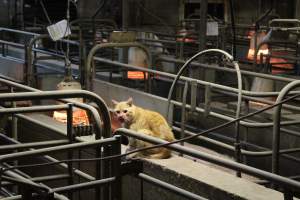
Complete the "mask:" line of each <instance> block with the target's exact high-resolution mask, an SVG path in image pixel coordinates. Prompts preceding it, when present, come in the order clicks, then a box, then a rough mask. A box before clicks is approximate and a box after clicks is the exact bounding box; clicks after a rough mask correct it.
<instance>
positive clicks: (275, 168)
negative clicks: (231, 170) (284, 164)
mask: <svg viewBox="0 0 300 200" xmlns="http://www.w3.org/2000/svg"><path fill="white" fill-rule="evenodd" d="M299 85H300V81H299V80H298V81H293V82H291V83H289V84H288V85H286V86H285V87H284V88H283V89H282V90H281V92H280V93H279V95H278V97H277V99H276V103H278V102H281V101H282V100H283V99H284V98H285V97H286V95H287V94H288V93H289V92H290V91H291V90H292V89H294V88H296V87H298V86H299ZM281 108H282V106H281V104H280V105H278V106H277V107H276V108H275V110H274V113H273V119H274V126H273V141H272V146H273V154H272V172H273V173H275V174H278V173H279V149H280V119H281Z"/></svg>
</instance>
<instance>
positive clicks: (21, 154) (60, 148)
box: [0, 137, 117, 162]
mask: <svg viewBox="0 0 300 200" xmlns="http://www.w3.org/2000/svg"><path fill="white" fill-rule="evenodd" d="M116 141H117V139H116V138H115V137H111V138H106V139H102V140H95V141H91V142H80V143H74V144H67V145H62V146H56V147H48V148H43V149H35V150H31V151H25V152H17V153H11V154H7V155H1V156H0V162H6V161H12V160H18V159H21V158H28V157H33V156H40V155H45V154H50V153H56V152H62V151H67V150H76V149H81V148H87V147H93V146H99V145H109V144H113V143H114V142H116Z"/></svg>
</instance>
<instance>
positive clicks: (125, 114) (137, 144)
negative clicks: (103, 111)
mask: <svg viewBox="0 0 300 200" xmlns="http://www.w3.org/2000/svg"><path fill="white" fill-rule="evenodd" d="M132 101H133V100H132V98H129V99H128V100H127V101H122V102H117V101H115V100H112V102H113V104H114V106H115V108H114V113H115V115H116V117H117V119H118V120H119V121H120V122H121V123H122V124H123V126H124V127H125V128H128V129H131V130H134V131H136V132H139V133H142V134H146V135H149V136H153V137H157V138H160V139H163V140H166V141H169V142H171V141H173V140H174V135H173V133H172V131H171V128H170V127H169V125H168V123H167V121H166V120H165V119H164V117H163V116H162V115H161V114H159V113H157V112H153V111H150V110H146V109H143V108H141V107H138V106H135V105H133V103H132ZM148 146H151V144H149V143H147V142H144V141H141V140H135V139H129V148H130V149H131V148H133V149H136V148H143V147H148ZM170 156H171V152H170V151H169V150H168V149H166V148H156V149H151V150H147V151H142V152H139V153H138V154H136V155H134V157H146V158H157V159H160V158H169V157H170Z"/></svg>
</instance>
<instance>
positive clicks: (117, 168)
mask: <svg viewBox="0 0 300 200" xmlns="http://www.w3.org/2000/svg"><path fill="white" fill-rule="evenodd" d="M115 138H116V139H117V141H116V142H115V144H114V145H113V146H112V155H120V154H121V136H120V135H118V136H115ZM120 172H121V158H115V159H114V160H113V161H112V176H114V177H116V180H115V181H114V183H113V184H111V187H112V188H111V197H112V200H122V182H121V181H122V179H121V173H120Z"/></svg>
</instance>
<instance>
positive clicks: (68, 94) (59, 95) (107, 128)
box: [0, 78, 111, 139]
mask: <svg viewBox="0 0 300 200" xmlns="http://www.w3.org/2000/svg"><path fill="white" fill-rule="evenodd" d="M0 83H2V84H5V85H8V86H11V87H15V88H18V89H23V90H25V91H32V92H36V94H35V97H34V96H32V98H34V99H57V100H60V101H62V102H66V103H72V104H74V106H76V107H79V108H82V109H84V110H89V111H90V112H91V113H92V115H93V117H94V120H95V122H96V123H95V125H96V126H97V128H96V131H97V132H96V136H97V137H98V138H96V139H99V138H100V137H101V136H100V132H99V131H100V130H101V127H102V124H101V120H100V117H99V113H98V111H97V110H96V109H95V108H94V107H92V106H89V105H87V104H84V103H80V102H75V101H69V100H64V99H65V98H77V97H79V98H86V99H89V100H91V101H94V102H95V103H96V105H97V106H98V108H99V109H100V115H101V116H102V121H103V136H104V137H110V136H111V123H110V114H109V110H108V107H107V105H106V103H105V101H104V100H103V99H102V98H101V97H99V96H98V95H96V94H95V93H92V92H89V91H86V90H78V91H73V92H72V91H47V92H43V93H40V92H41V90H38V89H35V88H32V87H29V86H26V85H22V84H19V83H15V82H13V81H9V80H6V79H3V78H0ZM39 93H40V94H39ZM27 94H29V93H27ZM31 94H32V93H31ZM42 94H44V95H42ZM14 95H15V94H10V97H11V98H13V96H14ZM45 95H46V96H45ZM42 96H44V97H42ZM27 97H28V96H27ZM30 98H31V97H30ZM29 100H31V99H29Z"/></svg>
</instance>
